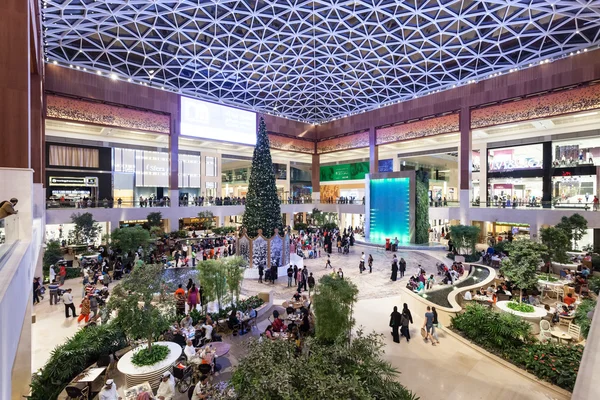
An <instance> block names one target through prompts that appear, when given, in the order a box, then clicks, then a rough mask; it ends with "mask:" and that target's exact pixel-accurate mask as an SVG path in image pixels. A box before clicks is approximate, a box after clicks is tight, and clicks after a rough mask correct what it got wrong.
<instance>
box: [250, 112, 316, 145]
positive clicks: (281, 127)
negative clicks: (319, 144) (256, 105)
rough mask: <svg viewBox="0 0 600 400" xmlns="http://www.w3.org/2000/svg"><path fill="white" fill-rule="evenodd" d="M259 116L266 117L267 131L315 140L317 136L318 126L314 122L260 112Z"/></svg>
mask: <svg viewBox="0 0 600 400" xmlns="http://www.w3.org/2000/svg"><path fill="white" fill-rule="evenodd" d="M259 117H263V118H264V119H265V124H266V125H267V131H268V132H269V133H275V134H280V135H287V136H295V137H298V138H302V139H308V140H313V141H314V140H315V139H316V138H317V134H316V126H314V125H312V124H307V123H304V122H299V121H294V120H291V119H286V118H283V117H278V116H276V115H269V114H259ZM257 126H258V125H257Z"/></svg>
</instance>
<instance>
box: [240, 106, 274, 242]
mask: <svg viewBox="0 0 600 400" xmlns="http://www.w3.org/2000/svg"><path fill="white" fill-rule="evenodd" d="M242 227H243V228H245V229H246V232H247V234H248V236H250V237H256V236H258V230H259V229H262V232H263V236H265V237H271V236H273V234H274V232H275V229H279V232H283V223H282V218H281V205H280V202H279V196H277V186H275V173H274V172H273V161H272V159H271V149H270V146H269V137H268V136H267V126H266V124H265V120H264V119H263V118H262V117H261V118H260V123H259V126H258V132H257V133H256V147H255V148H254V155H253V157H252V170H251V171H250V183H249V184H248V194H247V195H246V209H245V211H244V217H243V220H242Z"/></svg>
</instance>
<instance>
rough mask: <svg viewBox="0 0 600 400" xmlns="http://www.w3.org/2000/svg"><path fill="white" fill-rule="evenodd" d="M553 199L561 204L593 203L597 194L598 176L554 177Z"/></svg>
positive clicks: (566, 174) (564, 174)
mask: <svg viewBox="0 0 600 400" xmlns="http://www.w3.org/2000/svg"><path fill="white" fill-rule="evenodd" d="M552 190H553V193H552V195H553V199H554V200H555V201H558V202H560V203H568V204H573V203H581V204H583V203H590V204H591V203H592V202H593V200H594V195H595V194H596V193H597V187H596V175H571V174H570V173H562V174H561V175H560V176H553V177H552Z"/></svg>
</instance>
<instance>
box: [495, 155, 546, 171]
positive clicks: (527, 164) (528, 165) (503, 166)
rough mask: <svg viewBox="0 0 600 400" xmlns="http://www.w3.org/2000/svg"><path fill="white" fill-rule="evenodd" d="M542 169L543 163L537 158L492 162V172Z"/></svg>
mask: <svg viewBox="0 0 600 400" xmlns="http://www.w3.org/2000/svg"><path fill="white" fill-rule="evenodd" d="M535 168H542V161H541V160H536V159H535V158H524V159H519V160H512V159H511V160H502V161H491V162H490V165H489V170H490V171H508V170H513V169H535Z"/></svg>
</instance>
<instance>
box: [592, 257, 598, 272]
mask: <svg viewBox="0 0 600 400" xmlns="http://www.w3.org/2000/svg"><path fill="white" fill-rule="evenodd" d="M592 270H594V271H596V272H600V256H597V255H593V256H592Z"/></svg>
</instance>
